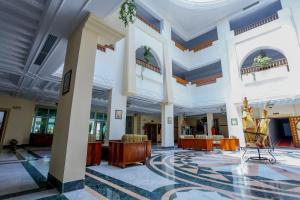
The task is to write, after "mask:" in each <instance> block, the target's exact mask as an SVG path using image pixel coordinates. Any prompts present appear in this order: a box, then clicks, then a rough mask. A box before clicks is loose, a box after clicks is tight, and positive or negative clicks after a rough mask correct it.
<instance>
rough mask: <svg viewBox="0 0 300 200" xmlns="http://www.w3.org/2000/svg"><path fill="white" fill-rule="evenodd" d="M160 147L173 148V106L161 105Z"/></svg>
mask: <svg viewBox="0 0 300 200" xmlns="http://www.w3.org/2000/svg"><path fill="white" fill-rule="evenodd" d="M161 146H162V147H173V146H174V114H173V104H162V105H161Z"/></svg>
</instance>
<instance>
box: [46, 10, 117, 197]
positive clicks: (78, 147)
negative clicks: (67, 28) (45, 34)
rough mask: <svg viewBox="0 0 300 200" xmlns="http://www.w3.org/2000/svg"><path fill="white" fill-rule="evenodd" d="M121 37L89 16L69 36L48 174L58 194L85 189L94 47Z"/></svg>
mask: <svg viewBox="0 0 300 200" xmlns="http://www.w3.org/2000/svg"><path fill="white" fill-rule="evenodd" d="M100 34H101V35H102V36H101V37H100ZM121 37H122V35H121V34H119V33H118V32H115V31H114V30H112V29H111V28H109V27H107V26H105V25H103V24H102V23H101V22H100V21H99V19H98V18H97V17H95V16H94V15H92V14H90V15H89V16H88V17H87V18H86V20H85V21H84V22H83V23H82V24H81V25H80V26H79V27H77V29H76V30H75V31H74V32H73V33H72V34H71V35H70V36H69V39H68V47H67V54H66V57H65V66H64V72H63V81H62V84H61V91H60V97H59V104H58V109H57V118H56V124H55V129H54V137H53V143H52V149H51V161H50V168H49V173H48V181H49V182H51V183H52V184H53V185H54V186H55V187H56V188H57V189H58V190H59V191H60V192H68V191H72V190H77V189H82V188H84V178H85V167H86V154H87V143H88V127H89V116H90V109H91V99H92V87H93V78H94V66H95V58H96V45H97V43H98V42H99V41H101V42H104V41H107V43H105V44H112V43H115V42H116V41H117V40H119V39H121Z"/></svg>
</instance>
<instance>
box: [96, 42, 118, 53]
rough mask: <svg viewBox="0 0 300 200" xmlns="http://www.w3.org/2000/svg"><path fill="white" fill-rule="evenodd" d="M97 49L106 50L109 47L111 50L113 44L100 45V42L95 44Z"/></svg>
mask: <svg viewBox="0 0 300 200" xmlns="http://www.w3.org/2000/svg"><path fill="white" fill-rule="evenodd" d="M97 49H98V50H100V51H103V52H106V49H111V50H112V51H114V50H115V48H114V46H113V45H112V44H111V45H107V44H106V45H101V44H97Z"/></svg>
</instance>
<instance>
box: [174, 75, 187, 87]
mask: <svg viewBox="0 0 300 200" xmlns="http://www.w3.org/2000/svg"><path fill="white" fill-rule="evenodd" d="M173 77H174V78H175V79H176V82H177V83H179V84H181V85H184V86H186V85H187V84H188V83H189V81H187V80H185V79H183V78H180V77H178V76H173Z"/></svg>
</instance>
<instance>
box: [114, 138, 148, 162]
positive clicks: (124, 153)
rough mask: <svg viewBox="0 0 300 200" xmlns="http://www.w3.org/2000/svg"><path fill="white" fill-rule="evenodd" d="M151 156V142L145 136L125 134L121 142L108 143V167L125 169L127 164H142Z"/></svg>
mask: <svg viewBox="0 0 300 200" xmlns="http://www.w3.org/2000/svg"><path fill="white" fill-rule="evenodd" d="M150 156H151V141H150V140H148V138H147V135H134V134H125V135H123V136H122V140H121V141H110V142H109V161H108V163H109V164H110V165H115V166H120V167H123V168H124V167H125V166H126V165H128V164H133V163H138V162H142V163H143V164H145V162H146V159H147V158H148V157H150Z"/></svg>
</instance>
